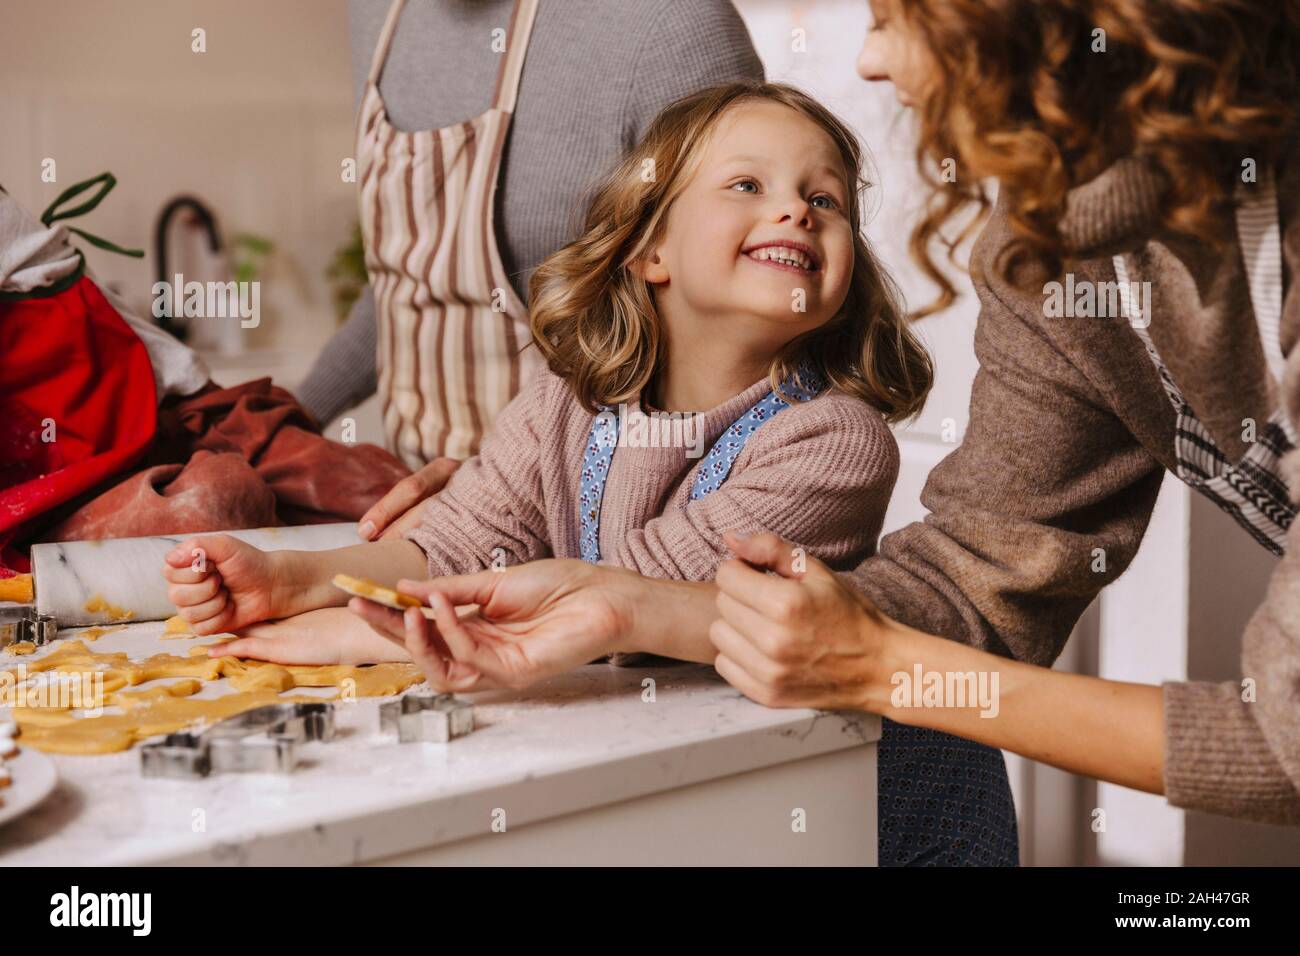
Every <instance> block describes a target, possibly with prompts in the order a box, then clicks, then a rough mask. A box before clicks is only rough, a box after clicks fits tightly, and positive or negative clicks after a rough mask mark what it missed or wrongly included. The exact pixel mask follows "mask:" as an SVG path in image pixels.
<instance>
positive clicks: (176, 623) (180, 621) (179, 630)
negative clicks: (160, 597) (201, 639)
mask: <svg viewBox="0 0 1300 956" xmlns="http://www.w3.org/2000/svg"><path fill="white" fill-rule="evenodd" d="M178 637H194V628H192V627H190V622H189V621H187V620H185V618H183V617H181V616H180V615H179V614H178V615H176V616H175V617H169V618H167V622H166V623H165V624H164V625H163V632H162V639H163V640H168V639H171V640H175V639H176V638H178Z"/></svg>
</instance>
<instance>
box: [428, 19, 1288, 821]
mask: <svg viewBox="0 0 1300 956" xmlns="http://www.w3.org/2000/svg"><path fill="white" fill-rule="evenodd" d="M872 6H873V9H874V12H875V14H876V22H875V26H874V28H873V30H872V31H871V33H870V35H869V36H868V38H867V41H866V44H865V46H864V48H863V52H862V55H861V58H860V60H859V64H858V68H859V72H860V73H861V74H862V75H863V77H864V78H865V79H868V80H892V81H893V82H894V84H895V85H896V87H897V88H898V92H899V96H900V99H902V101H903V102H904V103H905V104H906V105H910V106H911V107H913V108H914V110H915V111H916V113H917V115H918V116H919V120H920V155H919V159H920V162H921V165H922V168H923V170H933V168H934V164H938V167H939V170H942V171H946V172H955V173H956V176H955V182H953V181H950V180H953V179H954V177H953V176H951V175H947V176H944V175H939V174H937V173H935V174H932V176H931V186H932V197H931V201H930V203H929V206H928V208H927V210H926V213H925V215H924V216H923V219H922V221H921V222H920V224H919V225H918V227H917V230H916V234H915V235H914V237H913V251H914V253H915V254H916V255H917V256H918V257H919V258H920V260H921V261H922V262H923V263H926V264H927V267H928V270H929V274H930V275H931V276H932V278H934V280H935V281H936V282H937V283H938V285H939V288H940V293H941V294H940V296H939V299H938V301H937V302H936V303H935V307H936V308H937V307H942V306H943V305H945V304H946V303H947V302H948V301H950V300H951V298H952V296H953V295H954V290H953V289H952V287H951V285H950V284H949V283H948V281H947V280H946V279H945V278H944V277H943V275H942V273H941V272H940V271H939V270H938V269H937V268H936V267H935V266H933V265H932V264H930V263H931V258H930V256H931V252H932V250H933V249H934V247H935V246H936V245H939V246H941V247H942V246H947V247H948V250H949V254H951V251H952V250H953V249H955V248H956V246H957V245H958V244H959V242H960V239H961V238H962V235H963V231H962V230H957V231H956V232H955V234H954V230H952V229H951V228H949V229H948V230H947V233H946V234H945V227H947V226H949V224H950V223H952V222H953V221H954V219H957V220H958V221H960V222H963V223H965V224H966V230H965V231H966V232H969V231H971V230H974V229H979V230H980V232H979V237H978V240H977V241H976V243H975V246H974V248H973V252H972V255H971V263H970V265H971V274H972V278H973V280H974V283H975V287H976V291H977V292H978V294H979V298H980V303H981V313H980V317H979V321H978V326H977V330H976V337H975V349H976V354H977V356H978V358H979V362H980V370H979V373H978V375H977V377H976V380H975V384H974V389H973V392H972V396H971V413H970V425H969V429H968V431H967V433H966V436H965V439H964V441H963V443H962V445H961V446H960V447H959V448H958V449H957V450H956V451H954V452H953V453H952V454H950V455H949V456H948V457H947V458H946V459H944V461H943V462H942V463H940V464H939V466H938V467H936V468H935V470H934V471H933V473H932V474H931V475H930V478H929V481H928V483H927V485H926V488H925V491H924V493H923V495H922V500H923V502H924V504H925V505H926V506H927V508H928V509H929V510H930V512H931V514H930V515H928V516H927V517H926V519H925V520H924V521H921V522H917V523H915V524H912V525H910V526H908V527H905V528H903V529H901V530H899V531H897V532H895V533H894V534H891V535H888V536H887V537H885V538H884V539H883V541H882V542H881V545H880V548H879V553H878V554H877V555H875V556H873V557H871V558H869V559H867V560H866V561H864V562H863V563H862V564H861V565H859V566H858V567H857V568H856V569H855V570H853V571H851V572H848V573H840V574H835V573H832V572H831V571H830V570H829V569H828V568H827V567H826V566H824V565H823V564H821V563H819V562H817V561H813V560H806V559H805V560H799V561H796V560H792V557H791V555H792V549H791V545H790V543H789V542H786V541H783V540H781V539H779V538H777V537H776V536H774V535H770V534H760V535H756V536H752V537H748V538H743V539H742V538H738V537H735V536H732V537H731V538H730V539H729V544H730V545H731V548H732V551H733V553H735V555H736V556H737V558H738V560H732V561H727V562H724V563H723V564H722V565H721V566H720V568H719V570H718V574H717V578H716V582H715V583H710V584H700V583H686V582H659V581H651V580H648V579H645V578H642V577H639V576H637V575H635V574H632V573H629V572H626V571H618V570H614V569H607V568H580V567H573V566H569V565H566V564H564V563H561V562H539V563H536V564H531V565H527V566H524V567H522V568H518V569H513V570H511V571H510V572H508V573H506V574H491V573H488V574H479V575H470V576H466V577H463V578H452V579H441V580H437V581H434V582H431V583H429V584H427V585H422V586H420V587H419V588H412V589H411V593H417V594H420V595H422V596H429V595H443V596H445V597H447V598H449V599H451V600H452V601H453V602H456V603H471V602H473V603H479V604H481V605H483V607H484V609H485V611H486V615H485V617H484V618H482V619H480V620H478V621H475V622H472V623H467V624H466V625H464V626H462V625H456V626H455V629H454V632H453V633H452V634H451V635H449V636H448V641H447V643H448V645H449V646H450V647H452V648H454V649H455V657H456V658H457V660H459V661H460V662H462V663H463V664H467V665H469V666H472V667H475V668H477V669H478V670H479V671H481V672H483V673H484V674H485V675H487V676H488V677H489V678H492V679H496V680H502V681H507V682H510V683H512V684H515V685H518V684H519V683H523V682H526V681H527V680H531V679H537V678H540V677H542V676H545V675H546V674H548V673H552V672H554V671H555V670H559V669H563V668H564V667H566V666H569V665H572V664H578V663H581V662H582V661H584V660H588V659H590V657H591V656H592V653H593V652H595V651H598V650H601V649H608V648H613V649H619V650H650V651H656V652H658V653H661V654H671V655H673V656H677V657H685V658H690V659H694V660H700V661H715V662H716V665H717V668H718V671H719V673H721V674H722V675H723V676H725V677H726V678H727V679H728V680H729V681H731V682H732V683H733V684H734V685H735V686H737V687H738V688H740V689H741V690H742V691H744V692H745V693H746V694H748V695H749V696H751V697H752V698H754V699H755V700H758V701H760V702H762V703H764V704H768V705H771V706H798V707H817V708H857V709H862V710H866V711H870V712H873V713H878V714H882V715H884V716H886V717H889V718H891V719H892V720H894V721H897V722H899V723H901V724H906V725H911V726H914V727H921V728H931V729H935V730H942V731H946V732H948V733H954V734H959V735H961V736H964V737H967V738H969V739H973V740H977V741H981V742H983V743H986V744H989V745H992V746H995V747H1002V748H1005V749H1007V750H1011V751H1014V752H1017V753H1020V754H1023V755H1025V756H1028V757H1031V758H1033V759H1035V760H1039V761H1043V762H1045V763H1049V764H1052V765H1054V766H1057V767H1061V768H1063V769H1066V770H1069V771H1072V772H1075V773H1082V774H1087V775H1089V776H1092V777H1096V778H1098V779H1101V780H1106V781H1111V782H1114V783H1118V784H1121V785H1124V786H1128V787H1133V788H1136V789H1140V790H1145V791H1148V792H1151V793H1160V794H1164V795H1165V796H1166V797H1167V798H1168V800H1169V802H1170V803H1171V804H1173V805H1175V806H1180V807H1185V808H1188V809H1196V810H1203V811H1208V812H1212V813H1220V814H1225V815H1229V816H1234V817H1241V818H1246V819H1252V820H1258V821H1265V822H1273V823H1285V824H1292V825H1294V824H1298V823H1300V548H1293V547H1291V545H1292V544H1294V543H1295V536H1296V534H1298V533H1300V531H1297V530H1296V529H1295V527H1294V521H1293V519H1294V516H1295V509H1296V498H1297V496H1300V453H1298V452H1297V451H1296V449H1295V445H1296V439H1295V426H1294V425H1293V423H1294V422H1297V421H1300V349H1295V348H1293V345H1294V344H1295V342H1296V341H1297V338H1300V284H1297V282H1296V280H1295V276H1296V275H1297V273H1298V272H1300V155H1298V154H1297V147H1298V146H1300V122H1298V120H1300V118H1298V116H1297V112H1298V111H1300V83H1298V82H1297V70H1298V69H1300V2H1298V0H1281V2H1279V0H873V3H872ZM993 182H995V183H996V185H997V200H996V205H994V204H993V203H992V201H991V200H990V199H989V198H988V194H987V193H986V191H985V190H986V188H987V185H988V184H990V183H993ZM972 209H974V210H976V211H978V212H987V213H988V215H986V216H978V217H974V218H966V217H963V212H967V213H969V211H970V210H972ZM981 220H982V221H981ZM1166 471H1172V472H1173V473H1175V474H1176V475H1177V476H1178V477H1179V478H1181V479H1182V480H1184V481H1185V482H1187V483H1188V484H1189V485H1191V486H1192V487H1193V488H1195V489H1196V490H1197V491H1198V492H1200V493H1202V494H1205V495H1206V496H1208V497H1209V498H1210V499H1211V500H1212V501H1213V502H1214V503H1215V504H1216V505H1218V506H1219V507H1221V508H1223V509H1224V510H1225V511H1226V512H1227V513H1228V514H1230V515H1231V516H1232V517H1233V518H1234V519H1235V520H1236V521H1237V522H1238V523H1239V524H1240V525H1241V527H1242V528H1243V530H1244V531H1245V532H1246V533H1248V534H1250V535H1251V536H1252V537H1253V538H1254V539H1255V540H1256V541H1258V542H1259V544H1260V545H1261V546H1262V547H1264V548H1267V549H1268V550H1269V551H1271V552H1273V553H1275V554H1277V555H1278V556H1279V561H1278V564H1277V567H1276V570H1275V572H1274V574H1273V578H1272V581H1271V583H1270V587H1269V590H1268V594H1267V596H1266V598H1265V600H1264V603H1263V604H1262V605H1261V607H1260V608H1259V610H1258V611H1257V613H1256V614H1255V615H1254V616H1253V618H1252V619H1251V621H1250V622H1249V624H1248V626H1247V629H1246V633H1245V635H1244V652H1243V662H1242V665H1243V670H1242V674H1243V676H1244V677H1245V678H1247V680H1244V681H1242V682H1236V681H1230V682H1226V683H1222V684H1212V683H1189V682H1174V683H1167V684H1165V685H1164V686H1163V687H1154V686H1143V685H1137V684H1128V683H1119V682H1114V681H1106V680H1101V679H1097V678H1090V677H1083V676H1078V675H1073V674H1065V673H1057V672H1054V671H1051V670H1049V669H1047V668H1048V666H1049V665H1050V664H1051V663H1052V661H1053V660H1055V658H1056V657H1057V655H1058V654H1059V653H1060V651H1061V649H1062V647H1063V645H1064V643H1065V641H1066V639H1067V637H1068V635H1069V633H1070V631H1071V629H1072V627H1073V626H1074V624H1075V622H1076V621H1077V619H1078V617H1079V615H1080V614H1081V613H1082V612H1083V610H1084V609H1085V608H1086V607H1087V605H1088V604H1089V603H1090V602H1091V601H1092V600H1093V598H1094V597H1095V596H1096V595H1097V594H1098V592H1099V591H1100V590H1101V589H1102V588H1103V587H1104V586H1105V585H1106V584H1107V583H1109V582H1110V581H1113V580H1114V579H1115V578H1116V577H1117V576H1118V575H1119V574H1120V573H1121V572H1122V571H1123V570H1124V569H1125V568H1126V567H1127V565H1128V564H1129V562H1130V561H1131V560H1132V558H1133V556H1134V554H1135V553H1136V552H1137V549H1138V545H1139V543H1140V542H1141V540H1142V536H1143V534H1144V532H1145V530H1146V526H1147V522H1148V520H1149V519H1150V516H1151V512H1152V508H1153V507H1154V505H1155V500H1156V494H1157V492H1158V490H1159V488H1160V484H1161V481H1162V479H1163V476H1164V473H1165V472H1166ZM805 564H806V566H804V565H805ZM765 572H775V573H776V574H777V575H779V578H780V579H778V578H777V577H773V576H772V574H771V573H765ZM437 600H439V601H441V600H442V598H441V597H439V598H437ZM644 607H653V608H654V609H655V612H654V613H653V614H647V613H638V608H644ZM579 612H581V619H582V620H584V621H587V622H589V625H588V627H587V632H586V633H585V634H583V635H579V636H576V637H575V634H574V629H573V627H572V624H571V622H572V620H573V619H574V617H575V616H576V615H578V613H579ZM579 637H580V638H582V639H578V638H579ZM1134 639H1135V640H1139V639H1140V636H1139V635H1134ZM561 648H563V649H562V650H561ZM544 651H553V653H550V654H546V653H543V652H544ZM933 674H939V675H959V676H960V675H971V676H976V675H983V676H984V677H985V678H987V679H988V683H989V684H991V683H992V680H993V679H994V678H996V680H997V681H998V693H997V695H996V707H995V708H988V707H984V708H981V707H980V706H979V705H978V704H977V703H976V702H975V701H974V700H969V701H965V702H964V703H965V704H967V706H961V703H962V702H956V701H954V700H952V699H951V697H950V696H945V695H944V694H938V695H936V696H935V697H934V701H937V703H938V706H916V705H917V704H920V703H931V702H934V701H931V700H929V699H927V698H929V697H930V695H929V694H927V693H920V692H919V691H928V690H929V689H930V682H929V680H928V675H933ZM913 678H914V679H915V682H916V684H917V685H918V687H917V688H915V689H916V690H918V693H917V694H915V695H908V694H904V693H901V691H902V690H904V689H905V688H907V686H908V684H909V679H913ZM943 690H947V688H943ZM972 696H974V695H972ZM990 710H993V711H995V713H990ZM886 772H887V771H886V769H885V768H883V767H882V773H881V776H882V779H883V778H884V777H885V775H886ZM887 796H888V795H887V794H884V793H883V792H882V801H883V800H884V799H886V797H887Z"/></svg>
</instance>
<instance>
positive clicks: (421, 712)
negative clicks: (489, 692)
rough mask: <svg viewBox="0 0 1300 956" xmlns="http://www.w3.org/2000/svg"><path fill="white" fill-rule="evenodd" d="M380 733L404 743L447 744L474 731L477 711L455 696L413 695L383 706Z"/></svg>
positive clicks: (381, 708)
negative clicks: (431, 742) (430, 742)
mask: <svg viewBox="0 0 1300 956" xmlns="http://www.w3.org/2000/svg"><path fill="white" fill-rule="evenodd" d="M379 729H380V730H382V731H383V732H384V733H390V734H397V739H398V740H400V741H401V742H402V743H410V742H412V741H417V740H432V741H437V742H440V743H446V742H447V741H449V740H451V739H452V738H453V737H464V736H465V735H466V734H468V733H469V732H470V731H471V730H473V729H474V707H473V705H471V704H467V703H466V702H465V701H463V700H458V699H457V698H456V696H455V695H454V694H430V693H421V692H419V691H412V692H411V693H408V694H405V695H403V696H402V697H399V698H398V699H397V700H392V701H388V702H387V703H383V704H380V705H379Z"/></svg>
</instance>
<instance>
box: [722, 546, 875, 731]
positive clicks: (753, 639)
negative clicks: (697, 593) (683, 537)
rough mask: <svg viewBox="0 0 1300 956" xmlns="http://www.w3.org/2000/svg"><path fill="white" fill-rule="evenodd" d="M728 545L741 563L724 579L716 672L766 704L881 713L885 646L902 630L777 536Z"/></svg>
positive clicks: (725, 568)
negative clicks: (894, 633)
mask: <svg viewBox="0 0 1300 956" xmlns="http://www.w3.org/2000/svg"><path fill="white" fill-rule="evenodd" d="M725 539H726V542H727V546H728V547H729V548H731V551H732V553H733V554H735V555H736V559H733V560H730V561H724V562H723V563H722V564H721V565H720V566H719V567H718V573H717V585H718V598H717V607H718V613H719V614H720V615H721V617H720V618H719V619H718V620H716V621H714V622H713V625H712V626H711V627H710V629H709V638H710V640H712V641H713V645H714V647H716V648H717V650H718V657H717V660H716V661H715V662H714V666H715V667H716V668H717V670H718V673H719V674H721V675H722V677H723V678H725V679H726V680H727V682H728V683H730V684H731V685H733V686H734V687H736V688H737V689H738V690H740V691H741V692H742V693H744V694H745V696H746V697H749V698H752V699H753V700H755V701H757V702H758V703H760V704H764V705H766V706H768V707H812V708H816V709H819V710H850V709H852V710H866V711H870V712H872V713H881V712H882V711H883V710H884V709H885V708H886V707H887V706H888V703H889V691H890V688H891V684H890V683H889V671H890V670H891V668H890V667H888V666H887V665H886V663H885V650H886V646H887V643H888V641H889V640H890V639H891V638H892V636H893V632H894V631H895V630H897V629H898V628H899V627H900V626H899V625H896V624H895V623H894V622H893V621H890V620H889V619H888V618H886V617H885V616H884V615H883V614H881V613H880V612H879V611H878V610H876V608H875V607H874V606H873V605H872V604H871V603H870V602H869V601H867V600H866V598H864V597H863V596H862V595H860V594H858V593H857V592H856V591H854V590H853V589H851V588H849V587H847V586H846V585H845V584H844V583H843V582H842V581H840V579H839V578H837V577H836V576H835V574H834V573H833V572H832V571H831V570H830V569H829V568H827V567H826V565H824V564H822V563H821V562H820V561H818V560H817V559H816V558H813V557H810V556H808V555H806V554H803V553H802V552H801V551H800V550H799V549H797V548H796V547H795V546H794V545H792V544H790V542H788V541H783V540H782V539H781V538H778V537H777V536H776V535H773V534H759V535H754V536H752V537H749V538H742V537H739V536H737V535H732V534H728V535H726V536H725ZM768 571H771V572H774V573H768Z"/></svg>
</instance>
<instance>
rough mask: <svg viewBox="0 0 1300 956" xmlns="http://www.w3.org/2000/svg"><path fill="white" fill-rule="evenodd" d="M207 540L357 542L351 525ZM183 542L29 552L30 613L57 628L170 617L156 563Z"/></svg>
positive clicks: (313, 547)
mask: <svg viewBox="0 0 1300 956" xmlns="http://www.w3.org/2000/svg"><path fill="white" fill-rule="evenodd" d="M204 533H209V532H204ZM210 533H216V534H230V535H233V536H234V537H236V538H239V539H241V540H243V541H247V542H248V543H249V544H251V545H254V546H256V547H259V548H261V549H262V550H264V551H281V550H286V549H290V548H292V549H294V550H296V551H326V550H329V549H330V548H346V547H348V546H349V545H353V544H360V543H361V538H360V537H359V536H358V535H357V526H356V525H355V524H352V523H351V522H347V523H344V524H313V525H303V526H301V527H296V528H259V529H257V530H252V531H228V532H210ZM189 537H192V535H187V534H175V535H160V536H158V537H155V538H113V539H109V540H107V541H61V542H55V543H52V544H36V545H32V580H33V584H34V587H35V591H36V609H37V610H38V611H39V612H40V613H41V614H52V615H54V619H55V620H56V621H57V622H58V626H59V627H61V628H63V627H81V626H82V625H85V624H121V623H123V622H124V621H161V620H163V619H164V618H168V617H171V616H172V615H173V614H175V613H176V608H175V607H174V606H173V605H172V603H171V602H170V601H168V600H167V582H166V580H165V579H164V578H163V576H162V565H163V556H164V555H166V554H167V552H168V551H170V550H171V549H172V548H174V547H176V545H177V544H179V543H180V542H182V541H184V540H185V539H186V538H189Z"/></svg>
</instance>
